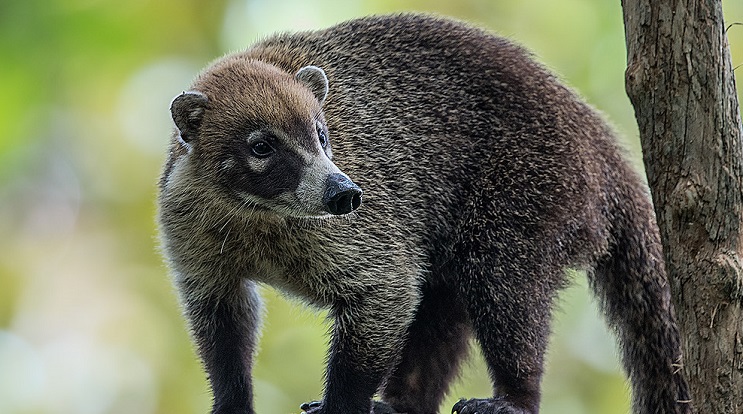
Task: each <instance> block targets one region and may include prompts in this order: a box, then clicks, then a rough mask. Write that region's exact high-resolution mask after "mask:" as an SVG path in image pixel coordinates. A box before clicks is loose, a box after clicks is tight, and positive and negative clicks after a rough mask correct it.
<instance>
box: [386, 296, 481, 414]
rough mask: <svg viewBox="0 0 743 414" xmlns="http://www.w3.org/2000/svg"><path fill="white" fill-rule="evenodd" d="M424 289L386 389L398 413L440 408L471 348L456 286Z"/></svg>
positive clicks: (425, 413)
mask: <svg viewBox="0 0 743 414" xmlns="http://www.w3.org/2000/svg"><path fill="white" fill-rule="evenodd" d="M421 293H422V299H421V303H420V305H419V308H418V311H417V314H416V316H415V319H414V321H413V323H412V324H411V326H410V328H409V329H408V335H407V343H406V345H405V348H404V349H403V353H402V357H401V360H400V362H399V363H398V365H397V366H396V368H395V369H394V371H393V372H392V374H391V375H390V377H389V378H388V379H387V381H386V383H385V385H384V388H383V390H382V393H381V394H382V398H383V400H384V402H386V403H387V404H389V405H390V406H391V408H392V410H393V412H397V413H408V414H435V413H437V412H438V410H439V406H440V405H441V401H442V400H443V398H444V395H445V394H446V391H447V390H448V388H449V384H450V383H451V381H452V380H453V379H454V378H455V377H456V375H457V371H458V368H459V365H460V363H461V361H462V359H463V357H464V356H465V355H466V353H467V348H468V343H469V338H470V327H469V323H468V322H467V315H466V310H465V309H464V307H463V304H462V301H461V299H460V298H459V297H458V295H457V293H456V291H454V290H453V289H452V288H450V287H449V286H443V285H437V286H432V285H430V284H426V285H425V286H423V288H422V292H421ZM375 414H379V413H378V412H377V408H376V407H375Z"/></svg>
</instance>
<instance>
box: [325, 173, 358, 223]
mask: <svg viewBox="0 0 743 414" xmlns="http://www.w3.org/2000/svg"><path fill="white" fill-rule="evenodd" d="M362 193H363V191H361V189H360V188H359V186H357V185H356V184H354V183H353V181H351V180H350V179H349V178H348V177H346V176H345V175H343V174H337V173H336V174H330V175H329V176H328V178H327V180H325V195H324V196H323V200H322V201H323V204H325V209H326V210H327V211H328V213H330V214H335V215H339V214H347V213H350V212H352V211H354V210H356V209H357V208H359V206H360V205H361V194H362Z"/></svg>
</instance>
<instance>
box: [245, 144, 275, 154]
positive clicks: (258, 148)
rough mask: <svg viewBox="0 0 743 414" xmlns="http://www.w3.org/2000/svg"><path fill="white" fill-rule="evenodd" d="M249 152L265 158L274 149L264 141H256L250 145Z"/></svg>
mask: <svg viewBox="0 0 743 414" xmlns="http://www.w3.org/2000/svg"><path fill="white" fill-rule="evenodd" d="M250 152H251V153H252V154H253V155H254V156H256V157H258V158H266V157H268V156H269V155H271V154H273V153H274V149H273V147H272V146H271V145H269V144H268V142H266V141H257V142H255V143H253V145H251V146H250Z"/></svg>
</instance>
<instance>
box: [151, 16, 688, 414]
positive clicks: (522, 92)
mask: <svg viewBox="0 0 743 414" xmlns="http://www.w3.org/2000/svg"><path fill="white" fill-rule="evenodd" d="M308 65H314V66H317V67H320V68H322V69H323V70H324V72H325V74H326V75H327V79H328V82H329V86H330V87H329V92H328V94H327V97H326V96H325V95H324V92H325V89H323V86H324V84H323V83H322V82H323V80H324V76H321V72H318V71H310V72H305V74H304V75H299V76H295V74H297V72H298V71H300V69H301V68H303V67H306V66H308ZM192 89H193V90H194V91H198V92H199V93H201V94H203V95H204V96H206V97H207V98H208V102H206V103H198V102H199V99H198V96H199V95H198V94H186V95H183V96H182V97H180V99H179V98H176V100H175V101H174V103H173V108H172V109H173V116H174V119H175V120H176V125H177V126H178V127H179V128H180V131H176V134H175V135H174V137H173V141H172V146H171V152H170V157H169V159H168V162H167V164H166V167H165V172H164V174H163V177H162V179H161V183H160V187H161V193H160V198H159V202H160V213H159V214H160V226H161V233H162V238H163V249H164V252H165V255H166V257H167V259H168V261H169V264H170V267H171V269H172V272H173V274H174V276H175V280H176V285H177V286H178V288H179V292H180V294H181V299H182V302H183V305H184V309H185V312H186V316H187V318H188V319H189V321H190V325H191V328H192V331H193V336H194V340H195V341H196V343H197V345H198V348H199V351H200V354H201V357H202V359H203V360H204V363H205V367H206V370H207V372H208V373H209V376H210V381H211V384H212V388H213V391H214V394H215V404H214V408H213V412H214V413H238V412H239V413H252V411H253V409H252V386H251V375H250V368H251V365H252V355H253V353H254V350H255V342H256V336H257V332H258V329H259V313H260V311H259V309H260V304H259V300H258V298H257V295H256V293H255V290H254V287H255V283H256V282H261V283H268V284H271V285H273V286H276V287H278V288H281V289H283V290H285V291H287V292H289V293H291V294H294V295H296V296H298V297H300V298H303V299H304V300H306V301H308V302H310V303H313V304H316V305H318V306H325V307H329V308H330V310H331V313H330V315H331V318H332V319H333V320H334V328H333V331H332V343H331V350H330V354H329V364H328V372H327V375H326V390H325V397H324V399H323V401H322V403H318V404H313V405H306V406H305V408H306V409H307V410H309V411H310V412H312V413H315V412H317V413H344V414H346V413H369V412H370V411H371V410H372V409H373V410H376V411H377V412H381V411H382V410H395V411H396V412H407V413H433V412H437V410H438V406H439V404H440V403H441V401H442V399H443V396H444V394H445V392H446V390H447V389H448V385H449V382H450V381H451V379H452V378H453V377H454V376H455V375H456V372H457V369H458V367H459V362H460V361H461V358H462V356H463V355H464V354H465V353H466V346H467V339H468V338H469V336H470V335H471V334H474V336H475V338H476V339H477V340H478V341H479V343H480V345H481V346H482V349H483V354H484V356H485V359H486V361H487V363H488V367H489V369H490V374H491V377H492V380H493V385H494V389H495V393H494V396H493V398H489V399H483V400H462V401H460V402H459V403H458V404H457V405H456V406H455V410H457V411H458V412H459V413H460V414H469V413H473V412H478V413H537V412H538V411H539V400H540V390H539V388H540V381H541V375H542V364H543V355H544V351H545V348H546V346H547V340H548V336H549V331H550V327H549V326H550V315H551V311H552V306H553V302H554V299H555V297H556V295H557V293H558V291H559V290H560V288H562V287H563V286H565V285H566V283H567V280H566V277H565V273H564V270H565V269H566V268H569V267H572V268H579V269H585V270H587V271H588V274H589V277H590V280H591V283H592V286H593V287H594V289H595V291H596V292H597V294H598V296H599V297H600V299H601V302H602V304H603V305H604V309H605V310H606V313H607V318H608V321H609V323H610V325H611V326H612V327H614V328H616V329H617V331H618V336H619V340H620V342H621V344H622V348H623V351H624V357H623V360H624V364H625V367H626V368H627V371H628V373H629V376H630V380H631V382H632V384H633V407H634V412H635V413H638V414H640V413H642V414H650V413H683V412H687V410H688V408H689V407H688V404H685V403H680V402H677V401H683V400H687V399H688V391H687V386H686V383H685V381H684V380H683V378H682V377H681V376H680V373H678V372H677V371H678V370H677V369H676V368H675V367H674V365H673V364H675V363H678V362H679V358H680V355H681V353H680V343H679V337H678V331H677V328H676V325H675V322H674V316H673V311H672V308H671V304H670V296H669V291H668V286H667V281H666V279H665V273H664V270H663V263H662V258H661V257H662V256H661V250H660V244H659V240H658V233H657V229H656V227H655V222H654V216H653V212H652V208H651V205H650V202H649V200H648V197H647V195H646V193H645V190H644V188H643V186H642V184H641V181H640V179H639V178H638V177H637V175H636V174H635V173H634V172H633V171H632V169H631V168H630V167H629V166H628V164H627V163H626V162H625V161H624V160H623V159H622V157H621V155H620V151H619V150H618V148H617V145H616V143H615V140H614V137H613V133H612V131H611V130H610V128H609V127H607V126H606V123H605V122H604V121H603V120H602V119H601V117H599V116H598V115H597V114H596V113H595V112H594V111H593V110H592V109H591V108H590V107H589V106H587V105H586V104H585V103H583V102H582V101H581V100H580V99H579V97H577V96H576V94H575V93H573V92H572V91H571V90H569V89H568V88H566V87H564V86H563V85H562V84H561V83H560V82H559V81H557V80H556V79H555V77H554V76H553V75H552V74H551V73H550V72H548V71H547V70H545V69H544V68H543V67H542V66H541V65H539V64H537V63H535V62H534V61H533V60H532V59H531V58H530V57H529V55H528V53H527V52H525V51H524V50H523V49H521V48H520V47H518V46H515V45H513V44H512V43H510V42H509V41H507V40H504V39H502V38H499V37H496V36H493V35H491V34H489V33H487V32H485V31H482V30H478V29H474V28H472V27H470V26H468V25H465V24H462V23H459V22H454V21H451V20H446V19H439V18H432V17H427V16H420V15H398V16H382V17H371V18H365V19H359V20H353V21H349V22H346V23H343V24H341V25H338V26H335V27H332V28H329V29H326V30H321V31H315V32H304V33H298V34H285V35H279V36H276V37H272V38H269V39H266V40H264V41H262V42H259V43H258V44H256V45H254V46H253V47H251V48H250V49H248V50H247V51H245V52H242V53H237V54H233V55H229V56H226V57H224V58H222V59H220V60H218V61H217V62H216V63H215V64H213V65H211V66H210V67H209V68H207V69H206V70H205V71H204V72H203V73H202V74H201V75H200V76H199V77H198V78H197V80H196V81H195V82H194V84H193V86H192ZM192 102H197V103H196V104H194V103H192ZM321 103H322V106H321ZM192 114H201V115H200V116H198V117H195V118H194V117H192V116H191V115H192ZM191 130H193V131H191ZM184 131H185V132H184ZM325 131H326V132H328V133H329V137H330V141H331V143H332V152H331V151H330V147H329V146H328V147H327V148H322V147H321V146H320V145H318V144H317V141H318V136H319V135H320V134H321V133H322V132H325ZM179 132H180V135H179ZM256 137H257V138H256ZM263 139H265V140H268V141H267V142H270V143H272V145H275V146H276V147H277V150H276V153H275V154H274V155H272V156H271V157H272V158H267V159H266V160H262V159H257V157H255V155H254V154H252V155H251V153H250V152H249V150H248V149H247V148H249V144H250V143H252V142H254V141H255V140H263ZM250 145H252V144H250ZM331 157H332V159H333V162H334V164H332V165H331V164H330V163H329V161H328V160H329V159H330V158H331ZM336 166H337V168H336ZM332 168H336V170H339V172H342V173H345V174H347V177H350V179H351V180H353V181H354V182H355V183H356V184H358V186H359V187H360V188H361V189H363V198H364V201H363V204H362V206H361V207H360V208H359V209H358V210H357V211H356V212H354V213H352V214H350V215H348V216H346V217H338V218H327V217H326V218H312V217H305V215H309V216H311V215H312V214H311V211H315V210H312V209H311V208H310V207H307V206H306V205H305V204H307V203H305V202H304V201H303V200H304V198H303V197H305V194H309V195H307V197H308V198H307V199H310V198H312V197H315V198H313V200H314V199H316V198H317V197H316V196H315V195H312V194H314V193H313V192H314V191H315V190H317V191H322V190H323V189H322V188H319V189H317V188H316V187H321V186H322V185H323V184H322V179H323V178H322V177H325V176H326V174H329V171H330V169H332ZM308 171H309V173H308ZM319 171H321V172H322V174H321V173H320V172H319ZM333 171H335V170H333ZM318 177H320V178H318ZM308 182H310V183H312V184H311V185H310V184H307V183H308ZM301 186H304V187H302V188H305V187H306V188H307V191H306V193H305V192H303V191H304V190H302V191H300V190H298V189H299V188H300V187H301ZM297 194H299V195H297ZM308 203H309V202H308ZM310 204H311V203H310ZM313 208H315V207H313ZM308 212H310V213H308ZM377 391H380V392H381V396H382V398H383V400H384V401H385V403H386V404H387V405H385V404H382V403H377V404H375V405H374V406H372V403H371V397H372V396H373V395H374V394H375V392H377Z"/></svg>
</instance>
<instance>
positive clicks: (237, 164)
mask: <svg viewBox="0 0 743 414" xmlns="http://www.w3.org/2000/svg"><path fill="white" fill-rule="evenodd" d="M225 154H229V158H230V159H231V160H233V161H234V162H232V165H233V166H232V167H231V168H229V169H228V170H226V171H222V172H221V173H222V177H221V178H222V180H223V182H224V184H225V186H226V187H228V188H229V189H231V190H232V191H234V192H237V193H247V194H250V195H254V196H257V197H260V198H264V199H271V198H274V197H276V196H278V195H280V194H282V193H287V192H294V191H295V190H296V189H297V186H299V181H300V179H301V177H302V172H303V168H304V160H303V158H302V157H301V156H300V155H299V154H297V153H296V152H295V151H293V150H291V149H290V148H288V147H286V146H285V145H284V144H283V143H282V142H281V141H280V140H279V139H277V138H276V137H275V136H274V135H272V134H271V133H270V132H266V131H257V132H254V133H252V134H250V136H249V137H248V139H247V140H245V139H234V140H232V142H231V143H230V146H229V148H225ZM251 159H252V160H254V161H253V162H255V160H256V159H261V161H260V162H261V163H262V166H261V168H260V170H253V169H252V168H251V164H252V163H251Z"/></svg>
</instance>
